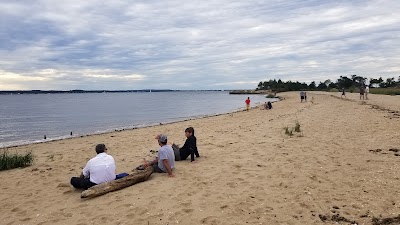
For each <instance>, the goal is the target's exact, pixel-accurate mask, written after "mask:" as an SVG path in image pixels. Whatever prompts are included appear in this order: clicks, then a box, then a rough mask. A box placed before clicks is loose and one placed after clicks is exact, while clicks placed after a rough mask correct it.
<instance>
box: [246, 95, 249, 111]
mask: <svg viewBox="0 0 400 225" xmlns="http://www.w3.org/2000/svg"><path fill="white" fill-rule="evenodd" d="M245 102H246V110H247V111H249V109H250V97H247V99H246V101H245Z"/></svg>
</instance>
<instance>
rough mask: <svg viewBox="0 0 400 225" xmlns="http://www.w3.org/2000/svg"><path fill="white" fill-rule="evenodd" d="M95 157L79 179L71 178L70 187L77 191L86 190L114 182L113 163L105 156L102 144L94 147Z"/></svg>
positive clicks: (112, 159) (109, 156)
mask: <svg viewBox="0 0 400 225" xmlns="http://www.w3.org/2000/svg"><path fill="white" fill-rule="evenodd" d="M96 153H97V155H96V156H95V157H94V158H92V159H90V160H89V161H88V162H87V164H86V166H85V168H83V170H82V173H81V176H80V177H72V178H71V185H72V186H74V187H75V188H77V189H84V190H86V189H88V188H90V187H92V186H94V185H96V184H101V183H105V182H109V181H112V180H115V169H116V168H115V161H114V158H113V157H112V156H111V155H108V154H107V148H106V146H105V145H104V144H98V145H97V146H96Z"/></svg>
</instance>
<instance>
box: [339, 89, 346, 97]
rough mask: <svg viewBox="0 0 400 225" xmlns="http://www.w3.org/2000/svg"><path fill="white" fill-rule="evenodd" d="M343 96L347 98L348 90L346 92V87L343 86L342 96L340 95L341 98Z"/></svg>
mask: <svg viewBox="0 0 400 225" xmlns="http://www.w3.org/2000/svg"><path fill="white" fill-rule="evenodd" d="M343 96H344V97H345V98H347V97H346V92H345V90H344V88H342V96H340V98H342V97H343Z"/></svg>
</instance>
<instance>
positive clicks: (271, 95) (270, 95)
mask: <svg viewBox="0 0 400 225" xmlns="http://www.w3.org/2000/svg"><path fill="white" fill-rule="evenodd" d="M265 97H266V98H276V97H275V95H273V94H268V95H267V96H265Z"/></svg>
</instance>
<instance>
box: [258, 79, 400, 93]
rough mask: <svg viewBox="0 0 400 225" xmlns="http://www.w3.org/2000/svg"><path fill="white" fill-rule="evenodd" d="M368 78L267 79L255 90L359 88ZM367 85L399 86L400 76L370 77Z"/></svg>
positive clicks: (371, 86) (374, 86)
mask: <svg viewBox="0 0 400 225" xmlns="http://www.w3.org/2000/svg"><path fill="white" fill-rule="evenodd" d="M367 81H368V79H367V78H365V77H362V76H358V75H351V76H350V77H347V76H340V78H339V79H337V80H336V81H331V80H326V81H324V82H319V84H317V83H316V82H315V81H313V82H311V83H310V84H306V83H305V82H303V83H300V82H298V81H296V82H293V81H286V82H285V81H282V80H281V79H279V80H276V79H274V80H269V81H261V82H260V83H258V86H257V89H256V90H272V91H273V92H283V91H300V90H329V89H343V88H344V89H354V88H359V87H361V86H362V85H366V83H367ZM368 86H369V87H370V88H377V87H380V88H396V87H397V88H400V76H399V77H398V79H397V81H396V80H395V78H394V77H392V78H387V79H386V80H384V79H382V77H380V78H379V79H375V78H370V79H369V84H368Z"/></svg>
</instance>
